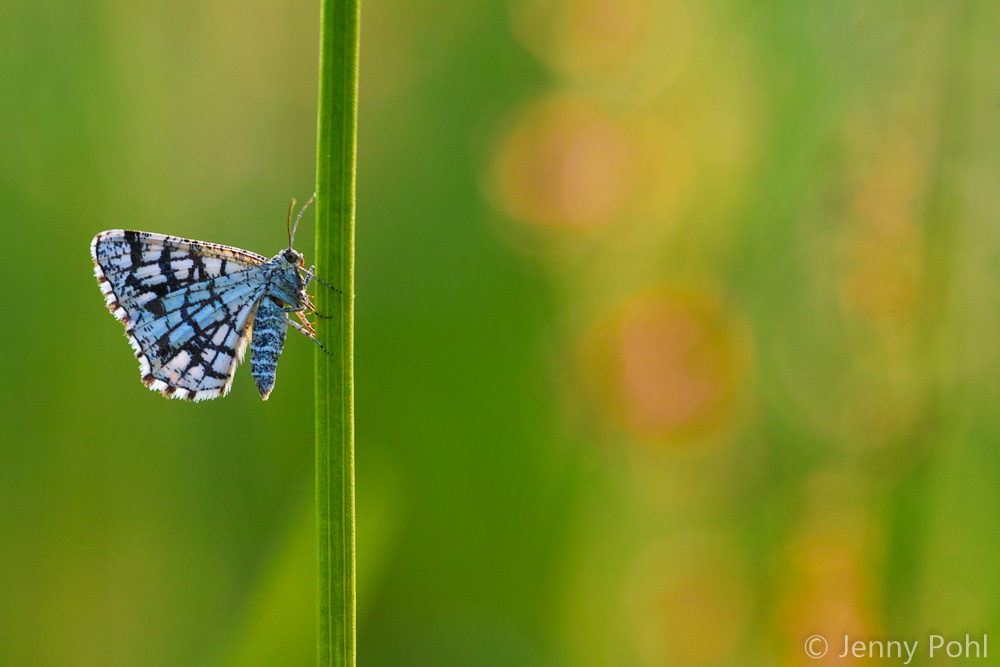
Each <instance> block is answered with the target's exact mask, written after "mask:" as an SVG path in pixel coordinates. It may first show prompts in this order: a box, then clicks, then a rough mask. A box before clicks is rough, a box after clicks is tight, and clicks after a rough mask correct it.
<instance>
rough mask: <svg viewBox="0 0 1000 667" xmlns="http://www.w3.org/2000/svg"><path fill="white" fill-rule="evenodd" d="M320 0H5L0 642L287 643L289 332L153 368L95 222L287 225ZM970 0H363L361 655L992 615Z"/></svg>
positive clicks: (549, 647) (294, 587) (740, 658)
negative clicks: (212, 372)
mask: <svg viewBox="0 0 1000 667" xmlns="http://www.w3.org/2000/svg"><path fill="white" fill-rule="evenodd" d="M317 14H318V8H317V6H316V5H315V3H311V2H303V1H299V0H295V1H294V2H260V1H257V0H249V1H248V0H242V1H240V2H237V1H235V0H198V1H195V0H170V1H169V2H168V1H167V0H84V1H80V2H69V1H66V0H63V1H55V0H2V1H0V26H2V28H0V34H2V38H0V136H2V142H0V201H2V209H3V213H2V215H3V224H2V225H0V234H2V235H3V239H2V240H3V248H4V249H5V258H4V260H3V262H0V278H2V282H0V303H2V305H3V312H4V313H5V315H4V319H3V326H2V327H0V350H2V355H3V365H2V369H0V410H2V421H0V665H3V666H7V665H13V666H21V665H25V666H33V665H82V666H88V665H95V666H98V665H99V666H118V665H152V666H155V665H209V666H220V667H228V666H234V667H235V666H242V665H309V664H312V662H313V660H314V658H313V656H314V652H315V634H314V606H315V602H314V600H315V592H314V568H315V564H314V560H315V557H314V549H315V544H314V536H313V513H312V495H311V494H312V461H313V449H312V447H313V445H312V374H311V368H312V355H313V352H314V350H313V346H312V345H311V344H309V343H308V341H305V340H302V339H301V338H300V337H297V336H290V338H289V341H288V344H287V345H286V350H285V353H284V355H283V357H282V361H281V364H280V367H279V372H278V382H277V387H276V390H275V392H274V393H273V395H272V397H271V399H270V400H269V401H268V402H267V403H261V402H260V400H259V398H258V396H257V391H256V389H255V387H254V384H253V382H252V381H251V378H250V375H249V369H248V368H245V367H244V368H241V370H240V371H239V372H238V374H237V378H236V382H235V385H234V389H233V392H232V394H231V395H230V396H229V397H228V398H225V399H223V400H216V401H212V402H209V403H202V404H197V405H190V404H185V403H181V402H177V401H167V400H164V399H163V398H161V397H160V396H158V395H156V394H154V393H152V392H150V391H148V390H146V389H145V388H144V387H143V386H142V385H141V384H140V382H139V378H138V375H137V372H136V371H137V369H136V362H135V360H134V359H133V357H132V354H131V350H130V349H129V347H128V345H127V344H126V341H125V339H124V338H123V337H122V335H121V326H120V325H119V324H118V323H117V322H115V321H114V319H113V318H112V317H111V316H110V315H109V314H108V313H107V311H106V310H105V308H104V306H103V304H102V299H101V295H100V293H99V291H98V289H97V285H96V282H95V280H94V278H93V275H92V266H91V260H90V257H89V254H88V244H89V242H90V239H91V237H92V236H93V235H94V234H95V233H97V232H99V231H101V230H104V229H110V228H118V227H126V228H135V229H141V230H147V231H155V232H162V233H169V234H175V235H179V236H187V237H194V238H198V239H203V240H207V241H215V242H219V243H226V244H232V245H237V246H240V247H244V248H247V249H250V250H254V251H257V252H260V253H262V254H266V255H269V256H270V255H271V254H273V253H274V252H276V251H277V250H278V249H279V248H280V247H281V246H282V244H283V243H284V242H285V229H284V225H285V211H286V207H287V204H288V199H289V198H290V197H292V196H296V197H298V198H299V199H300V200H301V199H304V198H306V197H308V195H309V194H310V193H311V192H312V187H313V186H312V183H313V179H314V175H313V174H314V163H315V158H314V145H315V143H314V142H315V101H316V55H317V53H316V44H317V27H318V26H317V22H318V16H317ZM997 25H1000V3H996V2H986V1H983V2H973V1H967V2H961V1H958V0H954V1H949V0H944V1H942V0H934V1H930V0H915V1H914V0H907V1H902V0H889V1H887V2H878V3H871V2H862V1H861V0H844V1H842V2H829V3H827V2H818V1H813V0H806V1H800V0H796V1H792V0H768V1H766V2H761V1H759V0H473V1H471V2H470V1H468V0H442V1H439V2H430V3H428V2H420V1H418V0H364V2H363V3H362V38H361V41H362V53H361V82H360V99H361V104H360V121H359V123H360V137H359V157H358V161H359V164H358V196H359V200H358V208H357V212H358V213H357V214H358V233H357V238H358V247H357V301H356V303H357V359H356V365H357V466H358V468H357V501H358V566H357V571H358V577H359V581H358V610H359V627H358V654H359V664H361V665H365V666H366V667H372V666H376V665H385V666H398V665H434V666H436V667H449V666H453V665H454V666H456V667H457V666H467V665H477V666H478V665H485V666H508V665H511V666H528V667H531V666H542V665H546V666H568V667H577V666H579V667H590V666H600V665H614V666H619V665H620V666H629V667H631V666H643V667H645V666H660V665H732V666H738V667H742V666H746V665H799V664H812V665H815V664H817V661H811V660H809V659H808V658H807V657H806V656H805V655H804V652H803V648H802V647H803V642H804V640H805V638H806V637H807V636H809V635H811V634H814V633H821V634H824V635H826V636H827V637H828V638H829V639H830V644H831V655H829V656H828V660H827V662H826V663H822V664H830V663H836V664H841V663H845V662H849V660H840V659H838V658H836V657H835V655H834V654H835V653H839V652H840V651H841V650H842V649H841V646H842V642H843V640H842V639H841V637H842V636H843V635H844V634H849V635H851V636H852V639H855V638H856V639H862V640H868V639H879V638H896V639H907V640H910V641H912V640H915V639H920V640H922V641H923V642H924V643H923V644H922V646H924V647H926V641H927V634H928V633H929V632H935V633H938V634H942V635H947V636H949V637H957V638H964V635H965V634H966V633H969V634H971V635H973V636H976V635H982V634H984V633H993V634H994V635H995V636H996V639H994V641H995V642H998V644H997V645H998V646H1000V571H998V568H997V566H996V565H997V563H998V561H1000V539H998V537H997V535H1000V484H998V482H1000V447H998V442H997V441H998V437H997V436H998V433H1000V411H998V409H997V406H998V405H1000V344H998V343H1000V225H998V220H1000V122H998V120H1000V119H998V116H1000V79H998V77H997V68H998V65H1000V42H998V41H997V39H996V26H997ZM312 228H313V227H312V217H311V216H307V218H306V219H305V221H304V229H306V230H307V231H306V232H305V233H301V234H300V237H299V238H300V239H301V241H300V242H299V243H298V244H297V245H298V246H299V249H300V250H303V251H305V252H306V253H307V260H308V257H310V256H311V239H310V235H311V233H312ZM994 650H996V649H994ZM921 653H922V654H923V655H920V654H921ZM939 654H940V653H939ZM859 662H865V663H866V664H869V663H873V662H876V661H872V660H862V661H859ZM918 663H919V664H924V663H926V652H925V651H923V650H922V651H921V652H919V653H918V657H917V658H916V659H915V661H914V662H912V663H911V664H918ZM888 664H899V661H898V660H894V661H889V663H888Z"/></svg>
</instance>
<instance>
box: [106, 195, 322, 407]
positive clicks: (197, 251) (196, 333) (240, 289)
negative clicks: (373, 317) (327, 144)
mask: <svg viewBox="0 0 1000 667" xmlns="http://www.w3.org/2000/svg"><path fill="white" fill-rule="evenodd" d="M314 199H315V195H313V196H312V197H311V198H310V199H309V201H307V202H306V203H305V205H304V206H303V207H302V210H301V211H299V214H298V217H296V219H295V226H294V227H293V226H292V224H291V222H292V211H293V209H294V206H295V200H294V199H293V200H292V205H291V206H290V207H289V209H288V248H286V249H283V250H282V251H281V252H279V253H278V254H276V255H275V256H274V257H272V258H270V259H268V258H266V257H264V256H263V255H258V254H257V253H253V252H249V251H247V250H241V249H240V248H234V247H232V246H226V245H219V244H216V243H206V242H204V241H194V240H191V239H182V238H177V237H175V236H166V235H164V234H153V233H151V232H136V231H131V230H124V229H112V230H109V231H105V232H101V233H100V234H98V235H97V236H95V237H94V240H93V241H92V242H91V244H90V254H91V257H93V259H94V275H95V276H97V283H98V286H99V287H100V289H101V293H102V294H104V302H105V304H106V305H107V307H108V310H110V311H111V314H112V315H114V316H115V319H117V320H118V321H120V322H121V323H122V324H124V325H125V336H126V338H128V341H129V343H130V344H131V346H132V349H134V350H135V357H136V358H137V359H138V360H139V373H140V375H141V377H142V382H143V384H145V385H146V386H147V387H149V388H150V389H152V390H153V391H158V392H160V393H161V394H163V395H164V396H168V397H171V398H181V399H186V400H190V401H203V400H205V399H209V398H216V397H217V396H225V395H226V394H228V393H229V389H230V388H231V387H232V385H233V376H234V375H235V373H236V366H237V365H238V364H239V363H241V362H242V361H243V356H244V353H245V352H246V348H247V343H248V342H249V345H250V367H251V372H252V374H253V377H254V380H255V381H256V383H257V389H258V390H259V391H260V397H261V399H263V400H265V401H266V400H267V399H268V396H270V394H271V390H272V389H273V388H274V381H275V373H276V370H277V365H278V357H279V356H280V355H281V351H282V349H283V348H284V343H285V335H286V333H287V331H288V327H289V326H291V327H292V328H294V329H295V330H297V331H299V332H300V333H302V334H304V335H305V336H307V337H308V338H310V339H312V340H313V342H315V343H316V344H317V345H319V347H320V348H322V349H323V351H324V352H326V348H325V347H323V344H322V343H320V342H319V341H318V340H317V339H316V331H315V329H314V328H313V325H312V323H310V322H309V319H308V317H307V315H308V314H310V313H311V314H316V315H317V316H320V317H324V316H322V315H319V314H318V313H316V308H315V306H314V305H313V303H312V300H311V299H310V297H309V295H308V294H307V293H306V288H307V287H308V286H309V283H310V281H312V280H313V279H316V280H317V281H318V282H320V283H323V284H324V285H326V286H328V287H330V288H331V289H333V290H335V291H337V292H340V290H338V289H337V288H335V287H333V286H332V285H330V284H329V283H327V282H325V281H323V280H320V279H319V278H316V276H315V275H314V273H313V270H314V269H315V267H314V266H313V267H309V268H308V269H306V268H305V262H304V261H303V257H302V254H301V253H299V252H297V251H295V250H293V249H292V241H293V240H294V238H295V230H296V229H297V228H298V225H299V220H300V219H301V218H302V214H303V213H304V212H305V210H306V208H307V207H308V206H309V204H311V203H312V202H313V200H314ZM303 275H304V276H305V277H304V278H303ZM289 313H295V315H296V316H297V317H298V319H299V321H298V322H296V321H295V320H293V319H291V318H289V316H288V315H289ZM327 354H329V352H327Z"/></svg>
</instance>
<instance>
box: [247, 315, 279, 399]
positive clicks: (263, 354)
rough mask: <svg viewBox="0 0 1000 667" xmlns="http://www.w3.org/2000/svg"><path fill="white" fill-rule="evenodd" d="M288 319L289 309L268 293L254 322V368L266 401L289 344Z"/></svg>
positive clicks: (251, 364) (252, 368)
mask: <svg viewBox="0 0 1000 667" xmlns="http://www.w3.org/2000/svg"><path fill="white" fill-rule="evenodd" d="M287 323H288V320H287V316H286V315H285V311H283V310H282V309H281V306H279V305H278V303H277V302H276V301H275V300H274V299H272V298H271V297H268V296H265V297H264V298H263V299H261V301H260V305H259V306H257V315H256V317H255V318H254V322H253V338H252V340H251V342H250V370H251V371H252V372H253V379H254V380H255V381H256V382H257V389H258V391H260V397H261V398H262V399H264V400H265V401H266V400H267V397H268V396H269V395H270V393H271V390H272V389H274V377H275V373H276V371H277V368H278V357H279V356H281V350H282V349H283V348H284V346H285V334H286V333H287V331H288V328H287Z"/></svg>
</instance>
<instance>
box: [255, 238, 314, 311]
mask: <svg viewBox="0 0 1000 667" xmlns="http://www.w3.org/2000/svg"><path fill="white" fill-rule="evenodd" d="M301 262H302V255H300V254H299V253H297V252H295V251H294V250H291V249H286V250H282V251H281V252H279V253H278V254H277V255H275V256H274V257H272V258H271V259H270V260H268V261H267V263H266V264H265V265H264V269H265V272H266V274H267V280H268V283H267V288H266V290H265V293H266V294H267V295H269V296H272V297H274V298H275V299H277V300H278V301H281V302H282V303H284V304H285V305H286V306H288V307H290V308H294V309H295V310H301V309H303V308H305V305H306V292H305V285H304V284H303V282H302V276H301V275H300V274H299V272H298V268H297V267H298V266H299V265H300V263H301Z"/></svg>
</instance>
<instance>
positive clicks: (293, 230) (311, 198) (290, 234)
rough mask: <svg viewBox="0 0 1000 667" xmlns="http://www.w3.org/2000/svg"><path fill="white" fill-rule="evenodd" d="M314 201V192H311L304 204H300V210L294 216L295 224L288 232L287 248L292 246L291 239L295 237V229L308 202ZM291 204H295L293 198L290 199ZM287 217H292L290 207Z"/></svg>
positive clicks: (307, 206)
mask: <svg viewBox="0 0 1000 667" xmlns="http://www.w3.org/2000/svg"><path fill="white" fill-rule="evenodd" d="M314 201H316V193H315V192H314V193H313V195H312V197H310V198H309V201H307V202H306V203H305V204H303V205H302V210H301V211H299V214H298V216H296V218H295V226H294V227H292V231H291V232H290V233H289V234H288V247H289V248H291V247H292V240H293V239H294V238H295V230H296V229H298V228H299V220H301V219H302V214H303V213H305V212H306V209H307V208H309V204H311V203H313V202H314ZM292 206H295V200H294V199H293V200H292ZM288 219H289V220H291V219H292V209H288Z"/></svg>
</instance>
